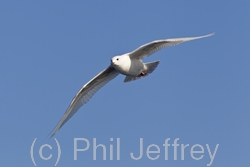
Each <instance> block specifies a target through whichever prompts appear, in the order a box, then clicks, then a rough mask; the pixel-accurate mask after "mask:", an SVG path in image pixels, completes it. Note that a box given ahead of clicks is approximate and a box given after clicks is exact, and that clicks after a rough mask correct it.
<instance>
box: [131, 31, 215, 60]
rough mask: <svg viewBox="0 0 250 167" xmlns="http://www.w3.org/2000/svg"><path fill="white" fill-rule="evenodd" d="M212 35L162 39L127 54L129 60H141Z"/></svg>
mask: <svg viewBox="0 0 250 167" xmlns="http://www.w3.org/2000/svg"><path fill="white" fill-rule="evenodd" d="M211 35H213V34H208V35H204V36H198V37H186V38H172V39H163V40H156V41H153V42H150V43H147V44H145V45H142V46H140V47H139V48H137V49H136V50H134V51H133V52H131V53H129V56H130V58H131V59H143V58H144V57H145V56H150V55H151V54H153V53H155V52H157V51H159V50H160V49H163V48H164V47H167V46H173V45H177V44H180V43H182V42H186V41H191V40H195V39H200V38H205V37H209V36H211Z"/></svg>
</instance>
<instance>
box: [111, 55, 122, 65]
mask: <svg viewBox="0 0 250 167" xmlns="http://www.w3.org/2000/svg"><path fill="white" fill-rule="evenodd" d="M123 60H124V57H123V56H115V57H113V58H112V59H111V64H112V65H113V66H121V65H122V64H123V62H124V61H123Z"/></svg>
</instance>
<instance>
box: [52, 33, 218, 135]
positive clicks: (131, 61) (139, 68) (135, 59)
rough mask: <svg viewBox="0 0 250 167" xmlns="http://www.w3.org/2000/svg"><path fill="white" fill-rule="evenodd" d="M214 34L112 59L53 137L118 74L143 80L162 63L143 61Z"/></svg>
mask: <svg viewBox="0 0 250 167" xmlns="http://www.w3.org/2000/svg"><path fill="white" fill-rule="evenodd" d="M211 35H213V34H208V35H204V36H198V37H186V38H172V39H163V40H156V41H153V42H150V43H147V44H145V45H142V46H140V47H139V48H137V49H136V50H134V51H132V52H130V53H125V54H123V55H121V56H115V57H113V58H112V59H111V64H110V66H108V68H106V69H105V70H103V71H101V72H100V73H99V74H97V75H96V76H95V77H94V78H93V79H91V80H90V81H89V82H88V83H86V84H85V85H83V87H82V88H81V89H80V90H79V92H78V93H77V94H76V95H75V97H74V98H73V100H72V101H71V103H70V105H69V107H68V109H67V110H66V112H65V113H64V115H63V117H62V118H61V120H60V121H59V123H58V124H57V126H56V127H55V129H54V131H53V133H52V135H51V137H53V136H54V135H55V134H56V133H57V132H58V130H59V129H60V128H61V127H62V126H63V125H64V124H65V123H66V122H67V121H68V120H69V119H70V118H71V117H72V116H73V115H74V114H75V113H76V112H77V111H78V109H79V108H80V107H81V106H82V105H84V104H85V103H87V102H88V101H89V99H90V98H91V97H92V96H93V95H94V94H95V93H96V92H97V91H98V90H99V89H100V88H102V87H103V86H104V85H105V84H106V83H108V82H109V81H110V80H112V79H114V78H115V77H116V76H117V75H118V74H123V75H125V76H126V77H125V80H124V82H129V81H132V80H136V79H139V78H143V77H145V76H147V75H148V74H150V73H152V72H153V71H154V70H155V68H156V67H157V66H158V64H159V62H160V61H155V62H150V63H143V62H142V59H143V58H144V57H146V56H149V55H151V54H153V53H155V52H157V51H159V50H160V49H162V48H164V47H167V46H173V45H177V44H180V43H182V42H186V41H191V40H195V39H200V38H205V37H209V36H211Z"/></svg>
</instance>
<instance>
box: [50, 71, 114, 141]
mask: <svg viewBox="0 0 250 167" xmlns="http://www.w3.org/2000/svg"><path fill="white" fill-rule="evenodd" d="M118 74H119V72H117V71H116V70H115V69H114V68H113V67H112V66H109V67H108V68H106V69H105V70H103V71H101V72H100V73H99V74H97V75H96V76H95V77H94V78H93V79H91V80H90V81H89V82H88V83H86V84H85V85H83V87H82V88H81V89H80V90H79V92H78V93H77V94H76V95H75V97H74V98H73V100H72V102H71V103H70V105H69V107H68V109H67V110H66V112H65V113H64V115H63V117H62V118H61V120H60V121H59V123H58V124H57V126H56V127H55V129H54V131H53V133H52V135H51V137H53V136H54V135H55V134H56V132H58V130H59V129H60V128H61V127H62V126H63V125H64V124H65V123H66V122H67V121H68V120H69V119H70V118H71V117H72V116H73V115H74V114H75V113H76V112H77V110H78V109H79V108H80V107H81V106H82V105H84V104H85V103H87V102H88V101H89V99H90V98H91V97H92V96H93V95H94V94H95V93H96V92H97V91H98V90H99V89H100V88H102V87H103V86H104V85H105V84H106V83H108V82H109V81H110V80H112V79H114V78H115V77H116V76H117V75H118Z"/></svg>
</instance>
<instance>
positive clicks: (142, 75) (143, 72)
mask: <svg viewBox="0 0 250 167" xmlns="http://www.w3.org/2000/svg"><path fill="white" fill-rule="evenodd" d="M146 75H148V73H147V72H145V71H142V72H141V74H140V75H139V77H144V76H146Z"/></svg>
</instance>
